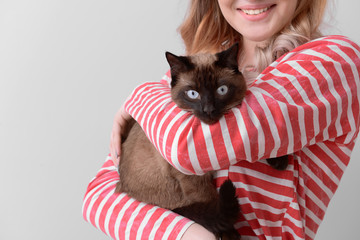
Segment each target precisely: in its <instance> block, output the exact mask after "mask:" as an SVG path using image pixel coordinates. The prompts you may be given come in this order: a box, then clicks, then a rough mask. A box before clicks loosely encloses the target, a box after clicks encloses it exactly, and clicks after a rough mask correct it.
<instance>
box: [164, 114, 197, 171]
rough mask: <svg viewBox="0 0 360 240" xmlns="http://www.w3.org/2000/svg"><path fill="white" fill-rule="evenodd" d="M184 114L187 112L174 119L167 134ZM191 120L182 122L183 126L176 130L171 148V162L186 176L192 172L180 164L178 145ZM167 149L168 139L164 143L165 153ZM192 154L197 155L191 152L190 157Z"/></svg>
mask: <svg viewBox="0 0 360 240" xmlns="http://www.w3.org/2000/svg"><path fill="white" fill-rule="evenodd" d="M184 114H185V111H181V112H180V113H179V114H177V115H176V117H174V118H173V120H172V121H171V123H170V124H169V126H168V127H167V129H166V132H168V131H169V130H170V127H172V125H173V123H174V122H175V121H176V119H178V118H180V117H181V116H182V115H184ZM190 120H191V118H190V117H189V118H187V119H185V120H184V121H183V122H182V124H181V125H180V126H179V128H178V129H177V130H176V134H175V137H174V140H173V143H172V146H171V161H172V164H173V165H174V166H175V167H176V169H177V170H179V171H180V172H182V173H184V174H191V171H189V170H187V169H185V168H183V167H182V166H181V165H180V162H179V159H178V145H179V138H180V135H181V133H182V131H183V130H184V128H185V127H186V126H187V124H188V123H189V122H190ZM166 136H168V134H167V133H166V134H165V137H166ZM187 140H189V139H187ZM165 147H166V138H165V139H164V142H163V149H164V152H165ZM192 154H196V153H193V152H192V153H190V152H189V156H191V155H192Z"/></svg>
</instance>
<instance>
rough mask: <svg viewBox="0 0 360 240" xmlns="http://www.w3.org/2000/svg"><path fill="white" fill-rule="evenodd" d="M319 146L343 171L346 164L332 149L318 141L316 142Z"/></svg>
mask: <svg viewBox="0 0 360 240" xmlns="http://www.w3.org/2000/svg"><path fill="white" fill-rule="evenodd" d="M317 145H318V146H319V148H321V149H322V150H323V151H324V152H325V153H326V154H327V155H328V156H329V157H330V158H331V159H332V160H333V161H334V162H335V163H336V165H337V166H338V167H339V168H340V169H341V170H342V171H343V172H345V169H346V165H345V164H344V163H343V162H342V161H341V159H340V158H338V156H336V154H335V153H334V152H333V151H332V149H330V148H329V147H328V146H327V145H326V144H325V143H323V142H320V143H318V144H317Z"/></svg>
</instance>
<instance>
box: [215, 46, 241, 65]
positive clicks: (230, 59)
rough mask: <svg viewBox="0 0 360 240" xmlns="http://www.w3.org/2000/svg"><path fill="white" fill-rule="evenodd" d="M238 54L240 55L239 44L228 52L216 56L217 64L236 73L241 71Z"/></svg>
mask: <svg viewBox="0 0 360 240" xmlns="http://www.w3.org/2000/svg"><path fill="white" fill-rule="evenodd" d="M238 54H239V43H235V44H234V45H232V46H231V47H230V48H228V49H227V50H225V51H222V52H219V53H217V54H216V56H217V57H218V60H217V61H216V64H217V65H219V66H221V67H227V68H230V69H233V70H235V71H239V70H238V68H239V64H238Z"/></svg>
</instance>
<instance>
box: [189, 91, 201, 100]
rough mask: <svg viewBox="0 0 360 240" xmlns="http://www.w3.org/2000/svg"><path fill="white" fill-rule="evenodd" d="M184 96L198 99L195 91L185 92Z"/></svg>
mask: <svg viewBox="0 0 360 240" xmlns="http://www.w3.org/2000/svg"><path fill="white" fill-rule="evenodd" d="M186 95H187V96H188V97H189V98H191V99H197V98H198V97H199V93H198V92H197V91H195V90H188V91H186Z"/></svg>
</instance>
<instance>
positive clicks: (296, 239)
mask: <svg viewBox="0 0 360 240" xmlns="http://www.w3.org/2000/svg"><path fill="white" fill-rule="evenodd" d="M282 232H288V233H290V235H291V237H293V238H294V239H295V240H304V238H301V237H299V236H298V235H296V233H295V231H294V229H292V228H291V227H289V226H288V225H283V226H282Z"/></svg>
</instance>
